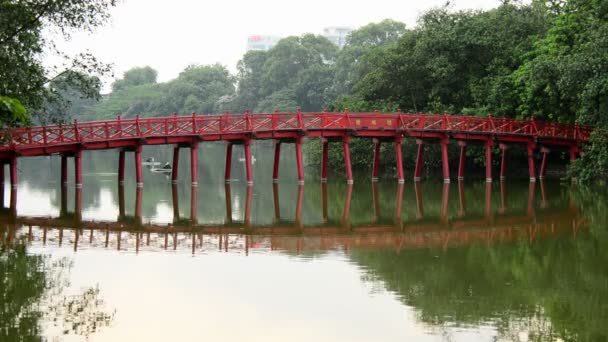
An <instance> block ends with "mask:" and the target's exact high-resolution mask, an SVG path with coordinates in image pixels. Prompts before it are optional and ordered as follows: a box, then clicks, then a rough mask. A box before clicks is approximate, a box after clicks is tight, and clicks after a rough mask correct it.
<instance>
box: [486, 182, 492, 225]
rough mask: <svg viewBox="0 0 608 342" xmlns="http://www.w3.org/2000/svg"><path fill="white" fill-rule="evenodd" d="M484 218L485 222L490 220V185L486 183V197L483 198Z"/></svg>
mask: <svg viewBox="0 0 608 342" xmlns="http://www.w3.org/2000/svg"><path fill="white" fill-rule="evenodd" d="M484 212H485V217H486V219H487V220H491V219H492V183H491V182H486V196H485V211H484Z"/></svg>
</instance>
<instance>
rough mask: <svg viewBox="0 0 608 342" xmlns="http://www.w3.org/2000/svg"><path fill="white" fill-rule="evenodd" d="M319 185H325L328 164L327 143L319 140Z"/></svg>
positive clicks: (323, 139) (324, 140)
mask: <svg viewBox="0 0 608 342" xmlns="http://www.w3.org/2000/svg"><path fill="white" fill-rule="evenodd" d="M321 145H322V150H321V183H327V163H328V162H329V142H328V141H327V139H325V138H321Z"/></svg>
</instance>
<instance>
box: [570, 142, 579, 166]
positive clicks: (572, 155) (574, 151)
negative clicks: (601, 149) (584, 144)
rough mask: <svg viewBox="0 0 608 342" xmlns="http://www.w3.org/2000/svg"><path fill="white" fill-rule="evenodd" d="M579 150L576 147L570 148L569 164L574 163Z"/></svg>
mask: <svg viewBox="0 0 608 342" xmlns="http://www.w3.org/2000/svg"><path fill="white" fill-rule="evenodd" d="M578 151H579V149H578V147H576V146H572V147H570V163H574V162H575V161H576V157H577V155H576V154H577V153H578Z"/></svg>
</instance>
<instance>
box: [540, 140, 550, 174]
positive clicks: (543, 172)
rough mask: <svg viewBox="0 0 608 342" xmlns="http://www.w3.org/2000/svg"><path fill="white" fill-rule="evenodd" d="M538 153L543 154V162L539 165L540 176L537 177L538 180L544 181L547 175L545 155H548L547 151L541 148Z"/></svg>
mask: <svg viewBox="0 0 608 342" xmlns="http://www.w3.org/2000/svg"><path fill="white" fill-rule="evenodd" d="M540 152H541V153H542V154H543V161H542V162H541V164H540V174H539V175H538V178H539V179H545V176H546V175H547V155H548V154H549V149H548V148H546V147H542V148H541V149H540Z"/></svg>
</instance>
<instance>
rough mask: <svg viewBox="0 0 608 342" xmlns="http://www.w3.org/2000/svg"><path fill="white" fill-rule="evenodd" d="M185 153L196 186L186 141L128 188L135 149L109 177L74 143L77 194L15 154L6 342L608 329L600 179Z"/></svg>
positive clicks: (2, 266) (546, 336)
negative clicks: (425, 174) (172, 166)
mask: <svg viewBox="0 0 608 342" xmlns="http://www.w3.org/2000/svg"><path fill="white" fill-rule="evenodd" d="M170 153H171V149H170V148H161V147H146V148H145V149H144V158H145V157H149V156H154V157H156V158H157V160H161V161H162V162H164V161H168V160H170V159H171V154H170ZM199 153H200V156H199V161H200V165H201V166H200V174H199V186H198V188H194V190H193V189H192V188H191V187H190V183H189V175H188V172H189V168H188V167H187V162H188V157H189V153H182V156H181V161H180V163H181V164H180V183H179V184H177V185H175V186H173V185H172V184H171V181H170V179H168V177H167V176H166V175H163V174H158V173H152V172H150V171H149V170H147V169H144V171H145V172H144V182H145V185H144V188H143V190H142V191H141V192H138V191H136V186H135V180H134V175H133V174H134V171H133V161H132V159H133V158H132V157H131V155H130V154H127V157H128V159H127V180H126V184H125V186H124V187H119V186H118V185H117V181H116V179H117V175H116V168H117V160H118V153H117V152H116V151H104V152H101V151H100V152H86V153H84V157H83V162H84V167H83V172H84V177H83V178H84V186H83V189H82V190H81V191H76V190H75V189H74V185H73V182H70V184H68V187H67V188H66V189H62V187H61V185H60V182H59V179H60V175H59V172H60V161H59V158H58V157H56V156H54V157H50V158H46V157H44V158H22V159H20V160H19V170H20V172H19V186H18V189H17V190H16V191H13V192H12V193H11V189H10V186H9V184H8V183H6V184H5V188H4V193H5V194H4V199H3V201H4V202H3V203H4V207H5V209H4V211H3V212H2V215H0V239H1V241H2V246H3V247H2V252H1V254H0V295H1V298H2V299H1V301H2V304H1V306H0V308H1V312H0V341H29V340H41V339H42V340H48V341H84V340H88V341H168V340H174V341H194V340H196V341H199V340H211V341H234V340H252V341H554V340H555V341H562V340H563V341H571V340H577V341H579V340H580V341H605V340H606V339H608V325H607V324H606V322H608V251H607V249H606V247H608V228H607V227H606V226H607V224H606V223H607V222H608V220H607V218H608V214H607V213H608V205H607V203H608V201H607V193H606V191H605V189H600V188H596V189H585V188H579V187H575V186H572V185H571V184H569V183H560V182H559V181H544V182H537V183H532V184H530V183H528V182H519V181H515V180H513V181H511V180H509V181H507V182H506V183H501V182H495V183H493V184H491V185H487V184H486V183H485V181H483V180H467V181H466V182H465V183H457V182H454V183H452V184H450V185H444V184H442V183H437V182H432V181H423V182H422V183H419V184H415V183H413V182H409V181H408V182H406V184H405V185H403V186H399V185H398V184H397V182H396V181H395V180H394V179H390V178H387V179H381V180H380V182H379V183H371V182H370V180H369V176H368V175H358V176H357V177H356V178H355V184H354V186H348V185H346V183H345V181H344V179H343V176H342V175H332V176H331V177H332V178H330V180H329V183H328V184H325V185H322V184H320V182H319V180H318V178H315V174H316V172H312V171H311V172H310V174H307V179H306V185H305V186H303V187H300V186H298V185H297V179H296V175H295V171H294V167H293V165H295V162H294V159H293V158H292V157H291V156H292V155H293V151H292V150H290V148H289V147H286V148H284V149H283V151H282V154H283V159H282V163H281V179H280V182H279V184H273V183H272V180H271V171H270V170H271V168H272V163H271V158H272V151H271V150H270V149H268V148H266V147H264V146H256V148H254V155H255V157H256V163H255V165H254V179H255V184H254V186H253V187H247V186H246V182H245V181H244V170H243V164H242V162H240V161H239V153H241V152H240V151H239V150H238V149H235V157H234V158H233V160H234V164H233V173H232V176H233V180H232V182H231V184H230V185H225V184H224V181H223V172H224V170H223V153H224V147H223V146H221V145H215V144H208V145H202V146H201V148H200V149H199ZM71 164H72V163H71V161H70V167H72V165H71ZM408 171H411V170H408ZM406 172H407V171H406ZM313 173H314V174H313ZM408 175H409V174H408ZM70 177H73V171H71V170H70ZM12 195H13V196H16V197H15V198H16V201H15V200H11V196H12Z"/></svg>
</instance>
